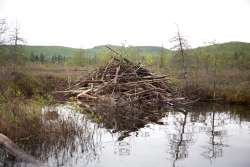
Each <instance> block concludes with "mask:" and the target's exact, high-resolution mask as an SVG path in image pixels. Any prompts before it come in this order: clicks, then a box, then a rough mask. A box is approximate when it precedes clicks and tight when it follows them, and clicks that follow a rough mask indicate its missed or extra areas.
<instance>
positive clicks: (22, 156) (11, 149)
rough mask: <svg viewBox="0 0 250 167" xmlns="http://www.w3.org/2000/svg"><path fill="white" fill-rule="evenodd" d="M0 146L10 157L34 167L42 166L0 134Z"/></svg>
mask: <svg viewBox="0 0 250 167" xmlns="http://www.w3.org/2000/svg"><path fill="white" fill-rule="evenodd" d="M0 146H2V147H3V148H4V149H5V150H6V151H7V152H8V153H9V154H10V155H12V156H14V157H15V158H17V159H19V160H22V161H25V162H27V163H31V164H32V165H34V166H38V167H41V166H43V164H42V162H40V161H38V160H36V159H35V158H34V157H33V156H31V155H28V154H26V153H25V152H24V151H23V150H21V149H20V148H19V147H18V146H17V145H16V144H15V143H14V142H13V141H11V140H10V139H9V138H8V137H7V136H5V135H3V134H1V133H0Z"/></svg>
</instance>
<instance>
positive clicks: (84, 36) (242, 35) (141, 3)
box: [0, 0, 250, 48]
mask: <svg viewBox="0 0 250 167" xmlns="http://www.w3.org/2000/svg"><path fill="white" fill-rule="evenodd" d="M0 18H7V20H8V21H9V22H12V23H14V22H15V20H18V22H19V24H20V27H21V32H22V37H23V38H25V39H26V41H27V42H28V44H30V45H62V46H71V47H83V48H89V47H93V46H96V45H102V44H107V43H109V44H118V45H121V44H122V43H125V44H126V45H127V44H129V45H156V46H162V45H164V47H170V46H171V44H170V43H169V39H170V38H171V37H173V35H174V34H175V32H176V25H175V23H178V24H179V27H180V30H181V33H182V34H183V35H184V36H185V37H186V38H187V39H188V41H189V43H190V45H191V46H192V47H196V46H199V45H203V43H204V42H208V41H212V40H215V39H216V41H218V42H228V41H243V42H250V0H0Z"/></svg>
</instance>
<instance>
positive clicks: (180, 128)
mask: <svg viewBox="0 0 250 167" xmlns="http://www.w3.org/2000/svg"><path fill="white" fill-rule="evenodd" d="M181 113H182V115H176V116H175V117H174V120H173V128H174V132H173V133H170V134H169V144H170V151H169V154H170V156H171V158H172V159H173V160H174V162H173V166H175V162H176V161H177V160H179V159H184V158H187V157H188V147H189V144H190V143H191V142H192V141H193V128H192V126H187V125H188V124H187V116H188V112H181ZM183 116H184V117H183ZM171 128H172V127H171Z"/></svg>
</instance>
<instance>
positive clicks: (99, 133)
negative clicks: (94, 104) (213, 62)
mask: <svg viewBox="0 0 250 167" xmlns="http://www.w3.org/2000/svg"><path fill="white" fill-rule="evenodd" d="M43 110H44V113H45V117H44V123H45V125H46V127H47V128H48V129H49V131H46V132H44V133H43V134H50V135H46V136H45V137H43V138H39V140H34V141H29V140H23V141H19V142H18V145H19V146H21V147H22V148H23V149H24V150H25V151H26V152H27V153H29V154H31V155H33V156H35V157H37V158H39V159H40V160H42V161H43V162H44V163H45V164H46V165H47V166H53V167H54V166H58V167H62V166H76V167H80V166H86V167H106V166H107V167H109V166H118V167H125V166H136V167H137V166H143V167H152V166H159V167H163V166H164V167H165V166H179V167H185V166H197V167H198V166H201V165H202V166H204V167H205V166H211V164H212V166H220V167H228V166H229V167H230V164H232V165H231V167H233V166H242V167H245V166H246V167H248V166H249V164H250V160H249V158H248V153H249V150H250V144H249V141H250V112H249V111H250V110H249V108H248V107H242V106H222V105H207V104H206V105H205V106H202V105H198V106H195V107H193V108H191V109H189V110H183V111H167V112H165V116H164V117H163V118H162V119H161V120H159V123H158V124H156V123H152V124H146V125H144V123H143V126H142V127H141V128H140V129H137V130H136V131H127V130H123V131H120V132H117V131H115V128H114V127H115V126H116V127H119V128H120V129H126V128H127V127H130V125H126V124H125V122H126V123H127V120H126V121H121V124H119V121H117V120H116V121H114V120H113V119H111V120H112V122H110V124H108V122H107V121H106V122H105V125H107V126H111V127H110V128H109V129H106V128H101V127H106V126H103V123H102V122H99V123H96V122H98V121H96V118H94V119H93V118H92V119H91V118H90V117H89V116H86V115H84V114H81V113H80V112H78V111H76V110H77V109H76V108H75V107H71V106H56V107H47V108H46V107H45V108H44V109H43ZM157 118H158V117H157ZM106 119H108V118H106ZM119 119H122V118H121V117H119ZM131 124H132V123H131ZM114 125H115V126H114ZM131 126H132V127H133V126H134V125H133V124H132V125H131ZM59 132H60V133H59ZM62 132H64V133H62ZM62 134H63V135H62ZM121 136H122V138H121ZM235 153H237V154H238V155H239V156H235ZM17 164H18V165H19V166H20V163H17V161H15V160H14V159H13V157H11V156H9V155H7V154H6V152H4V151H3V150H1V149H0V166H18V165H17ZM21 166H22V165H21Z"/></svg>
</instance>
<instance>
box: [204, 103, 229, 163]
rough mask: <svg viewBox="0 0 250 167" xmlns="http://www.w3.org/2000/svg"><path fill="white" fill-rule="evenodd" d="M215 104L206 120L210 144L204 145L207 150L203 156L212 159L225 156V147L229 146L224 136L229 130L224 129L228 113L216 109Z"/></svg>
mask: <svg viewBox="0 0 250 167" xmlns="http://www.w3.org/2000/svg"><path fill="white" fill-rule="evenodd" d="M215 110H216V109H215V106H214V105H213V107H212V112H211V113H209V115H208V118H207V119H206V120H208V121H206V123H205V124H206V125H207V131H206V133H207V135H208V139H209V140H208V146H204V149H205V151H204V152H203V153H202V156H204V157H205V158H207V159H209V160H210V161H212V160H213V159H216V158H219V157H222V156H223V147H225V146H227V145H226V144H224V140H223V139H224V137H225V136H226V134H227V131H226V130H224V129H225V128H223V126H224V125H225V121H224V120H228V119H229V118H227V114H225V113H220V112H216V111H215Z"/></svg>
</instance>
